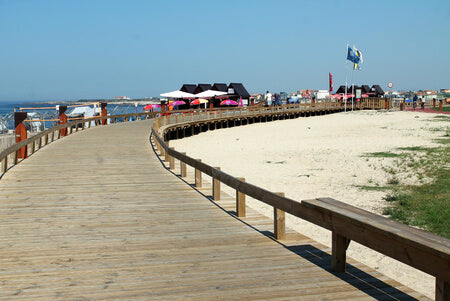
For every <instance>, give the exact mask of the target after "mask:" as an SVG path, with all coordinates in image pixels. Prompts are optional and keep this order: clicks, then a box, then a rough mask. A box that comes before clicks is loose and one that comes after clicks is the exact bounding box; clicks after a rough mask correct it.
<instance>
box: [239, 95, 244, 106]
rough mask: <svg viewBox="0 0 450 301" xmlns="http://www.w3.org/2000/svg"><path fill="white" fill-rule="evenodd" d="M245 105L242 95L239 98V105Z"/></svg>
mask: <svg viewBox="0 0 450 301" xmlns="http://www.w3.org/2000/svg"><path fill="white" fill-rule="evenodd" d="M243 106H244V102H243V101H242V97H241V98H239V106H238V107H243Z"/></svg>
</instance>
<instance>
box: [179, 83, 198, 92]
mask: <svg viewBox="0 0 450 301" xmlns="http://www.w3.org/2000/svg"><path fill="white" fill-rule="evenodd" d="M196 88H197V85H192V84H184V85H183V86H182V87H181V89H180V91H183V92H187V93H191V94H195V93H194V91H195V89H196Z"/></svg>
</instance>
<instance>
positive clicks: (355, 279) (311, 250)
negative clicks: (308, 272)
mask: <svg viewBox="0 0 450 301" xmlns="http://www.w3.org/2000/svg"><path fill="white" fill-rule="evenodd" d="M153 149H154V151H155V154H156V149H155V146H153ZM157 157H158V158H159V160H160V162H161V164H162V165H163V166H164V167H165V168H166V169H167V171H168V172H170V173H172V174H173V175H175V176H176V177H178V178H179V179H180V181H183V182H184V183H185V184H186V185H188V186H190V187H191V188H192V189H194V190H196V191H197V192H198V193H199V194H200V195H202V196H203V197H204V198H206V199H208V200H209V201H210V202H211V203H212V204H214V205H215V206H217V208H219V209H220V210H222V211H224V212H225V213H227V214H228V215H230V217H232V218H234V219H236V220H238V221H239V222H241V223H243V224H245V225H246V226H248V227H250V228H252V229H253V230H255V231H257V232H259V233H260V234H262V235H264V236H266V237H268V238H270V239H271V240H273V241H274V242H276V243H277V244H279V245H281V246H283V247H284V248H285V249H287V250H289V251H290V252H292V253H294V254H296V255H298V256H300V257H301V258H303V259H305V260H307V261H309V262H310V263H312V264H314V265H316V266H317V267H320V268H321V269H323V270H325V271H327V272H329V273H330V274H333V275H334V276H336V277H337V278H339V279H341V280H343V281H345V282H346V283H348V284H350V285H351V286H353V287H354V288H356V289H357V290H359V291H361V292H364V293H365V294H367V295H368V296H370V297H371V298H373V299H374V300H419V299H416V298H415V297H413V296H411V295H409V294H407V293H405V292H402V291H400V290H399V289H397V288H396V287H394V286H392V285H390V284H388V283H386V282H384V281H382V280H380V279H378V278H377V277H375V276H373V275H370V274H369V273H367V272H365V271H363V270H361V269H359V268H357V267H355V266H354V265H351V264H349V263H347V271H346V272H345V273H335V272H333V271H332V267H331V261H332V260H331V259H332V258H331V255H330V254H328V253H327V252H324V251H323V250H321V249H319V248H317V247H315V246H313V245H311V244H301V245H287V244H284V243H283V241H278V240H276V239H275V238H274V234H273V232H271V231H267V230H261V229H259V228H258V227H257V226H255V225H252V224H251V223H249V222H246V221H244V220H243V219H240V218H239V217H237V215H236V211H234V210H229V208H225V207H224V206H223V205H222V204H219V203H218V202H216V201H214V199H213V197H212V195H210V194H205V193H204V191H202V190H204V189H205V187H203V188H202V189H197V188H196V187H195V184H193V183H190V182H188V181H187V180H186V179H185V178H182V177H181V175H180V174H179V173H176V172H174V171H173V170H170V168H168V167H167V166H166V164H165V163H164V161H163V160H162V159H161V158H160V157H159V156H157Z"/></svg>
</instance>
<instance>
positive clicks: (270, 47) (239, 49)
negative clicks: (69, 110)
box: [0, 0, 450, 101]
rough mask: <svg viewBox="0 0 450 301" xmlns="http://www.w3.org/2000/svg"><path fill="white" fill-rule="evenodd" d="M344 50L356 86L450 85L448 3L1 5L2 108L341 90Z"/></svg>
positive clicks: (7, 1)
mask: <svg viewBox="0 0 450 301" xmlns="http://www.w3.org/2000/svg"><path fill="white" fill-rule="evenodd" d="M347 43H349V44H350V45H353V44H354V45H355V46H356V47H357V48H358V49H360V50H361V51H362V53H363V57H364V63H363V65H362V70H361V71H355V72H354V79H355V84H369V85H372V84H380V85H381V86H382V87H383V88H384V89H385V88H386V84H387V82H389V81H392V82H393V83H394V89H399V90H406V89H439V88H450V55H449V53H450V1H449V0H439V1H437V0H436V1H435V0H428V1H416V0H410V1H364V0H362V1H338V0H335V1H333V0H328V1H325V0H323V1H322V0H317V1H312V0H311V1H301V0H292V1H283V0H279V1H266V0H254V1H251V0H236V1H235V0H228V1H213V0H208V1H195V0H191V1H187V0H186V1H179V0H178V1H177V0H170V1H159V0H158V1H156V0H155V1H144V0H142V1H138V0H128V1H125V0H122V1H118V0H53V1H51V0H0V101H20V100H77V99H81V98H112V97H114V96H118V95H127V96H130V97H132V98H138V97H150V96H159V94H160V93H164V92H168V91H173V90H178V89H179V88H180V87H181V85H182V84H183V83H193V84H196V83H214V82H224V83H230V82H242V83H243V84H244V85H245V86H246V88H247V90H248V91H249V92H250V93H260V92H265V91H266V90H270V91H273V92H279V91H286V92H292V91H296V90H298V89H302V88H309V89H327V88H328V72H331V73H332V74H333V76H334V86H335V89H337V87H338V86H339V85H340V84H345V75H346V69H345V65H346V45H347ZM349 67H350V65H349ZM348 78H349V82H350V79H351V72H350V68H349V72H348Z"/></svg>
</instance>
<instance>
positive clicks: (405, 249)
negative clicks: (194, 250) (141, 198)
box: [152, 103, 450, 300]
mask: <svg viewBox="0 0 450 301" xmlns="http://www.w3.org/2000/svg"><path fill="white" fill-rule="evenodd" d="M317 105H318V104H317ZM379 105H383V106H384V105H385V104H384V103H383V104H379ZM333 107H335V104H330V105H329V106H327V105H326V104H324V105H321V109H332V108H333ZM317 109H318V106H311V105H310V106H304V105H300V106H299V105H297V106H295V105H294V106H286V107H281V108H261V109H258V110H255V111H251V110H247V111H240V112H239V111H238V110H237V111H234V112H232V114H233V116H228V115H227V116H228V117H226V116H223V115H224V114H230V113H229V112H221V113H218V114H217V115H212V114H205V113H201V112H200V113H192V114H191V115H190V116H188V118H185V120H180V119H177V118H176V117H174V116H171V117H169V118H167V117H164V116H163V117H160V118H157V119H156V121H155V122H154V124H153V128H152V137H153V140H154V143H155V144H156V147H157V148H158V150H159V151H160V153H161V154H162V155H163V156H164V158H165V161H168V162H169V168H171V169H173V168H174V167H175V159H177V160H179V161H180V165H181V166H180V171H181V176H182V177H184V176H186V165H189V166H191V167H192V168H194V170H195V186H197V187H199V186H201V181H202V176H201V175H202V174H206V175H208V176H210V177H211V178H212V183H213V185H212V186H213V187H212V196H213V199H214V200H220V183H223V184H225V185H227V186H229V187H231V188H233V189H235V190H236V212H237V216H238V217H243V216H245V196H249V197H252V198H254V199H256V200H259V201H261V202H263V203H265V204H267V205H270V206H272V207H273V209H274V236H275V238H277V239H282V238H283V237H284V229H285V225H284V215H285V213H289V214H291V215H293V216H296V217H298V218H301V219H304V220H306V221H309V222H312V223H314V224H316V225H318V226H321V227H323V228H325V229H328V230H330V231H332V243H331V245H332V267H333V271H335V272H344V271H345V268H346V250H347V248H348V245H349V243H350V241H351V240H354V241H356V242H358V243H360V244H362V245H364V246H366V247H368V248H371V249H373V250H375V251H378V252H380V253H382V254H384V255H387V256H389V257H391V258H394V259H396V260H398V261H401V262H403V263H405V264H407V265H410V266H411V267H414V268H416V269H419V270H421V271H424V272H426V273H428V274H430V275H432V276H434V277H436V292H435V299H436V300H449V294H450V240H449V239H446V238H443V237H439V236H436V235H434V234H431V233H428V232H425V231H422V230H419V229H416V228H412V227H409V226H406V225H403V224H401V223H398V222H395V221H392V220H390V219H387V218H385V217H382V216H379V215H376V214H373V213H370V212H368V211H364V210H361V209H359V208H356V207H353V206H350V205H348V204H345V203H342V202H340V201H337V200H333V199H329V198H322V199H313V200H303V201H300V202H299V201H295V200H292V199H289V198H286V197H284V195H282V194H279V193H274V192H271V191H268V190H266V189H264V188H261V187H258V186H256V185H253V184H251V183H247V182H246V181H245V179H243V178H236V177H234V176H232V175H229V174H227V173H225V172H223V171H221V170H220V168H219V167H212V166H209V165H208V164H206V163H204V162H202V161H201V159H194V158H191V157H189V156H187V155H186V154H185V153H180V152H178V151H176V150H175V149H174V148H170V147H169V141H166V140H165V139H164V138H163V137H166V133H167V132H168V131H170V130H171V128H174V127H177V126H179V125H180V124H183V125H184V126H187V125H189V124H191V125H192V126H194V125H195V124H197V123H198V122H199V121H202V120H208V118H209V120H211V119H214V118H216V119H217V118H224V117H225V118H233V117H235V116H239V114H241V115H242V116H247V117H248V116H251V115H252V114H254V115H258V114H276V113H279V112H288V111H290V110H299V111H304V110H317ZM305 234H306V235H307V233H305Z"/></svg>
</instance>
